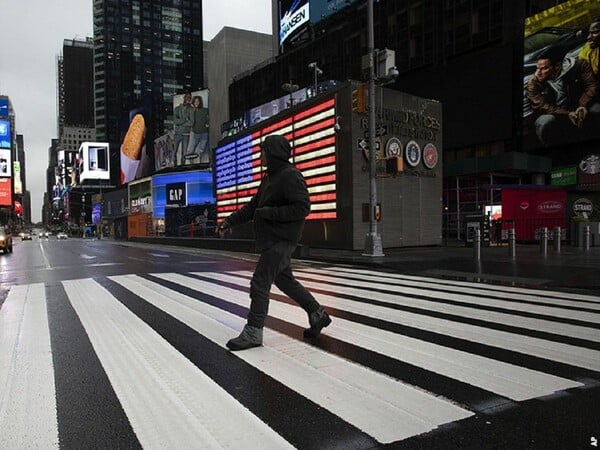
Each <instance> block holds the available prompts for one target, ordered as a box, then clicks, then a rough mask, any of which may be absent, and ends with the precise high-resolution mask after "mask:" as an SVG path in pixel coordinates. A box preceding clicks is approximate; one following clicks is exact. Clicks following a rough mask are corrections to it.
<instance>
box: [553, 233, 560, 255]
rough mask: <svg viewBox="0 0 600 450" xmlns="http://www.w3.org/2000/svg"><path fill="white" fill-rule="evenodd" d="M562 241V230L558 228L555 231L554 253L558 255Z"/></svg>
mask: <svg viewBox="0 0 600 450" xmlns="http://www.w3.org/2000/svg"><path fill="white" fill-rule="evenodd" d="M560 239H561V230H560V227H556V228H555V229H554V251H555V252H556V253H560Z"/></svg>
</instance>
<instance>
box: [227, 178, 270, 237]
mask: <svg viewBox="0 0 600 450" xmlns="http://www.w3.org/2000/svg"><path fill="white" fill-rule="evenodd" d="M261 186H262V183H261ZM260 188H261V187H260V186H259V187H258V191H257V192H256V194H254V196H253V197H252V198H251V199H250V201H249V202H248V203H246V204H245V205H244V206H242V207H241V208H240V209H238V210H237V211H235V212H232V213H231V214H230V215H229V216H228V217H227V218H226V219H225V221H226V222H227V225H228V226H230V227H233V226H236V225H241V224H243V223H247V222H250V221H251V220H252V218H253V217H254V211H256V206H257V205H258V199H259V195H260Z"/></svg>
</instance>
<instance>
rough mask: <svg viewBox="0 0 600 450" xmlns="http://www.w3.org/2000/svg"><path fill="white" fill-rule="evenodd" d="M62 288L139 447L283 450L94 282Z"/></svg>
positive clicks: (273, 437) (279, 441) (263, 427)
mask: <svg viewBox="0 0 600 450" xmlns="http://www.w3.org/2000/svg"><path fill="white" fill-rule="evenodd" d="M63 286H64V287H65V291H66V292H67V294H68V296H69V299H70V301H71V304H72V305H73V307H74V308H75V310H76V312H77V314H78V315H79V317H80V320H81V322H82V324H83V325H84V327H85V329H86V331H87V333H88V335H89V337H90V341H91V342H92V345H93V347H94V350H95V352H96V353H97V355H98V357H99V359H100V361H101V362H102V366H103V367H104V370H105V371H106V373H107V375H108V377H109V379H110V381H111V384H112V386H113V388H114V390H115V392H116V393H117V396H118V398H119V400H120V401H121V403H122V405H123V409H124V410H125V411H126V413H127V416H128V418H129V420H130V422H131V424H132V426H133V429H134V430H135V432H136V435H137V436H138V439H139V441H140V443H141V444H142V446H143V447H144V448H156V449H164V448H189V447H190V446H194V447H197V448H220V447H228V448H242V447H253V448H257V449H258V448H261V449H264V448H273V449H278V448H287V447H289V444H288V443H287V442H286V441H285V440H284V439H282V438H281V437H280V436H279V435H277V434H276V433H275V432H274V431H273V430H272V429H271V428H269V427H268V426H267V425H265V424H264V423H262V422H261V421H260V420H258V419H257V418H256V417H255V416H254V415H252V414H250V412H249V411H248V410H246V409H245V408H242V407H240V405H239V403H237V402H236V401H235V400H234V399H233V398H232V397H231V396H229V395H228V394H227V393H226V392H225V391H224V390H223V389H222V388H221V387H220V386H218V385H217V384H216V383H214V382H213V381H212V380H211V379H210V378H208V377H207V376H206V375H205V374H204V373H202V372H201V371H200V370H198V368H197V367H196V366H194V365H193V364H192V363H191V362H190V361H189V360H188V359H186V358H185V357H184V356H183V355H181V354H180V353H179V352H178V351H177V350H175V349H174V348H173V347H172V346H171V345H170V344H169V343H168V342H166V341H165V340H164V339H163V338H161V337H160V336H159V335H158V334H157V333H156V332H155V331H154V330H153V329H152V328H150V327H149V326H148V325H146V324H145V323H144V322H143V321H142V320H140V319H139V318H138V317H137V316H135V315H134V314H133V313H132V312H131V311H130V310H129V309H127V308H126V307H125V306H123V304H121V303H120V302H119V301H118V300H117V299H115V298H114V297H113V296H112V295H111V294H110V293H109V292H108V291H106V289H104V288H102V287H101V286H99V285H98V284H97V283H96V282H95V281H93V280H90V279H86V280H73V281H65V282H63Z"/></svg>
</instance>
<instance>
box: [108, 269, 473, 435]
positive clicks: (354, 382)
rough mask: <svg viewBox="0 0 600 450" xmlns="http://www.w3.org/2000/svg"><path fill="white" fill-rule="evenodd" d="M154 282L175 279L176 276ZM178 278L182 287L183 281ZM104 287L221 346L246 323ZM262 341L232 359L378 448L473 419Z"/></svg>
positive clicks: (336, 362) (395, 384)
mask: <svg viewBox="0 0 600 450" xmlns="http://www.w3.org/2000/svg"><path fill="white" fill-rule="evenodd" d="M155 276H157V277H161V278H163V279H164V278H165V277H166V278H169V277H171V276H173V277H175V278H177V275H165V274H156V275H155ZM183 278H185V279H184V281H187V277H183ZM110 279H112V280H114V281H116V282H117V283H119V284H121V285H123V286H124V287H126V288H127V289H129V290H131V291H132V292H136V293H137V294H138V295H141V296H143V298H144V299H145V300H146V301H148V302H149V303H151V304H153V305H155V306H156V307H158V308H160V309H162V310H163V311H165V312H167V313H168V314H170V315H172V316H173V317H175V318H177V319H178V320H180V321H182V322H184V323H186V324H187V325H188V326H190V327H191V328H193V329H195V330H197V331H198V332H199V333H201V334H203V335H204V336H206V337H207V338H208V339H210V340H212V341H214V342H216V343H217V344H219V345H221V346H224V344H225V342H226V341H227V339H229V338H230V337H233V336H235V335H236V334H237V331H236V330H240V329H241V328H242V327H243V324H244V322H245V320H244V319H242V318H240V317H238V316H234V315H232V314H231V313H228V312H226V311H223V310H221V309H220V308H216V307H213V306H210V305H207V304H205V303H203V302H200V301H198V300H195V299H193V298H190V297H187V296H185V295H182V294H180V293H178V292H176V291H173V290H171V289H169V288H167V287H165V286H162V285H160V284H158V283H153V282H151V281H148V280H146V279H142V278H139V277H137V276H135V275H131V276H115V277H110ZM206 285H207V286H205V287H206V288H207V289H208V288H210V287H212V288H214V289H217V290H219V289H224V288H223V287H222V286H215V285H214V284H212V283H206ZM211 285H212V286H211ZM231 291H233V290H231ZM227 293H228V294H229V293H231V294H234V295H237V296H238V297H239V301H242V298H244V297H245V295H244V294H243V293H240V292H237V294H236V291H233V292H227ZM264 333H265V342H268V345H267V346H264V347H260V348H256V349H252V350H250V351H245V352H238V353H234V355H235V356H237V357H239V358H241V359H243V360H244V361H246V362H248V363H249V364H251V365H253V366H254V367H256V368H257V369H259V370H261V371H263V372H265V373H267V374H268V375H269V376H271V377H273V378H274V379H276V380H278V381H280V382H281V383H284V384H285V385H286V386H288V387H289V388H290V389H293V390H294V391H296V392H298V393H300V394H301V395H303V396H305V397H306V398H308V399H309V400H312V401H314V402H316V403H318V404H320V405H321V406H322V407H324V408H327V409H328V410H329V411H331V412H333V413H334V414H336V415H338V416H339V417H341V418H342V419H344V420H346V421H347V422H349V423H351V424H353V425H354V426H356V427H357V428H359V429H361V430H363V431H364V432H365V433H367V434H369V435H371V436H373V437H374V438H375V439H377V440H378V441H379V442H382V443H389V442H394V441H397V440H399V439H404V438H406V437H409V436H414V435H417V434H421V433H424V432H427V431H430V430H432V429H435V428H436V427H438V426H439V425H442V424H445V423H449V422H454V421H456V420H461V419H463V418H466V417H470V416H472V415H473V413H472V412H470V411H467V410H465V409H463V408H460V407H458V406H456V405H454V404H452V403H450V402H448V401H446V400H444V399H440V398H437V397H435V396H433V395H431V394H429V393H426V392H423V391H421V390H419V389H416V388H414V387H412V386H408V385H405V384H403V383H401V382H399V381H397V380H394V379H392V378H390V377H387V376H385V375H382V374H380V373H377V372H375V371H373V370H371V369H369V368H366V367H363V366H359V365H358V364H355V363H352V362H350V361H347V360H345V359H343V358H340V357H338V356H335V355H332V354H329V353H327V352H324V351H322V350H320V349H318V348H315V347H312V346H310V345H308V344H306V343H304V342H300V341H296V340H294V339H292V338H290V337H288V336H286V335H284V334H281V333H278V332H275V331H272V330H270V329H265V331H264ZM299 355H302V357H301V358H300V357H299Z"/></svg>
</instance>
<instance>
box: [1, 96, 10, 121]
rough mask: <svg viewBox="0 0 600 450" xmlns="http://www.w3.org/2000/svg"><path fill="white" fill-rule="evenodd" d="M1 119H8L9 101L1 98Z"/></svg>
mask: <svg viewBox="0 0 600 450" xmlns="http://www.w3.org/2000/svg"><path fill="white" fill-rule="evenodd" d="M0 117H8V99H7V98H0Z"/></svg>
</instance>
